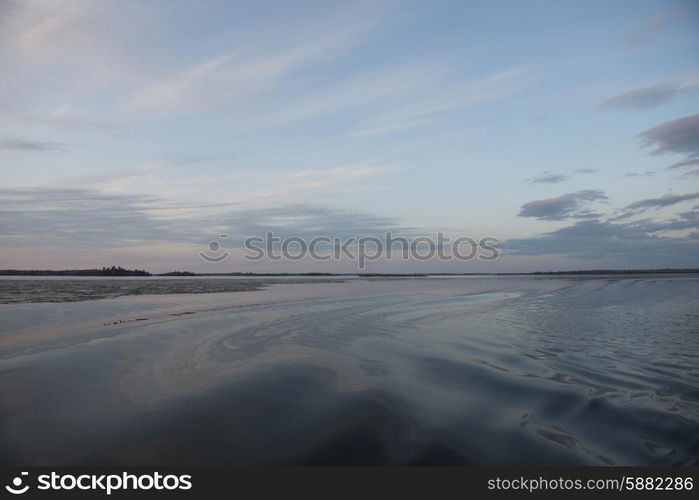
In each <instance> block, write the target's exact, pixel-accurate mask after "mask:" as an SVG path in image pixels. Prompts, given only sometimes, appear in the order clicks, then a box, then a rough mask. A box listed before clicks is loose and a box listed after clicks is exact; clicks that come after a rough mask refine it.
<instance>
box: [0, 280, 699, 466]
mask: <svg viewBox="0 0 699 500" xmlns="http://www.w3.org/2000/svg"><path fill="white" fill-rule="evenodd" d="M16 281H25V283H24V284H22V285H21V290H22V292H21V293H19V292H17V290H18V288H17V287H18V285H16V284H15V282H16ZM103 281H106V282H107V283H108V284H107V285H104V284H102V285H99V284H98V285H95V284H93V283H98V282H103ZM124 281H127V280H111V281H110V280H76V279H51V280H39V279H33V280H0V297H8V296H11V297H14V299H15V300H14V301H13V303H6V304H3V305H0V394H2V398H0V463H2V464H17V465H19V464H22V465H39V464H45V465H68V464H119V465H154V464H158V465H161V464H366V465H376V464H430V465H440V464H444V465H446V464H449V465H453V464H495V465H509V464H518V465H535V464H556V465H561V464H570V465H578V464H580V465H584V464H590V465H592V464H602V465H604V464H610V465H611V464H623V465H670V464H699V307H697V306H698V305H699V279H697V277H695V276H650V277H638V276H630V277H629V276H605V277H600V278H590V277H478V278H473V277H470V278H456V279H455V278H417V279H372V280H367V279H349V280H343V281H342V282H336V281H335V280H308V279H304V280H298V281H287V282H283V280H277V281H272V282H269V283H267V282H265V283H255V282H252V283H253V285H244V284H241V283H242V282H243V281H244V280H240V279H238V280H211V279H209V280H207V279H201V278H199V279H195V280H189V281H192V282H193V284H190V285H188V286H190V287H196V290H195V291H197V292H200V293H181V292H183V291H185V292H186V291H190V292H191V291H192V290H191V289H190V290H187V289H183V288H182V287H183V286H184V285H182V281H183V280H171V282H172V283H173V284H172V285H170V286H171V287H172V288H171V289H170V292H171V293H168V288H167V287H168V285H167V280H162V281H163V282H165V283H157V285H155V286H157V287H158V291H157V292H155V294H151V293H153V292H152V289H148V288H145V289H143V288H142V289H138V287H136V288H135V289H134V288H129V287H133V285H127V286H126V289H127V291H128V290H130V291H131V292H133V291H134V290H136V292H135V293H136V295H134V294H132V293H127V294H124V293H121V292H123V291H124V289H125V288H124V285H123V282H124ZM143 281H145V282H148V280H143ZM212 281H215V282H216V283H212ZM129 282H130V283H131V281H129ZM220 282H224V284H223V285H222V284H221V283H220ZM49 283H57V284H53V285H52V284H49ZM151 283H152V282H151ZM147 286H154V285H147ZM13 287H14V288H13ZM32 287H35V294H34V295H33V293H34V292H33V291H32ZM52 287H54V290H60V293H58V292H56V294H54V295H53V297H54V299H55V300H56V301H55V302H53V303H45V302H42V303H29V302H30V301H32V300H36V298H37V297H46V296H47V294H48V296H49V298H51V293H50V291H51V289H52ZM96 287H102V288H100V289H99V290H105V288H104V287H106V289H108V290H112V291H114V290H117V291H118V292H119V293H118V294H117V295H120V296H118V297H116V298H102V299H100V300H84V299H85V298H91V297H100V296H102V295H100V293H99V290H97V291H96ZM178 287H179V288H178ZM139 290H140V291H139ZM214 292H216V293H214ZM42 294H43V295H42ZM59 296H60V297H63V298H62V299H61V300H68V302H58V299H57V298H56V297H59ZM107 296H108V297H113V295H109V294H108V295H107ZM21 297H24V299H22V300H19V299H20V298H21ZM75 297H79V299H76V298H75ZM76 300H82V301H76ZM5 302H10V301H5Z"/></svg>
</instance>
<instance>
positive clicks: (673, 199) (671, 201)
mask: <svg viewBox="0 0 699 500" xmlns="http://www.w3.org/2000/svg"><path fill="white" fill-rule="evenodd" d="M696 199H699V193H688V194H667V195H665V196H662V197H660V198H648V199H645V200H639V201H636V202H634V203H631V204H630V205H627V206H626V207H625V208H626V210H631V211H637V210H646V209H649V208H662V207H669V206H672V205H676V204H678V203H682V202H683V201H688V200H696Z"/></svg>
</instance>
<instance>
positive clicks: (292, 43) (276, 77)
mask: <svg viewBox="0 0 699 500" xmlns="http://www.w3.org/2000/svg"><path fill="white" fill-rule="evenodd" d="M389 10H390V9H388V8H387V7H386V6H385V5H383V4H376V5H369V4H361V3H357V4H355V5H353V7H352V8H351V9H337V11H336V12H335V13H334V14H333V15H331V16H328V17H326V18H323V16H320V17H319V18H316V19H314V22H313V23H312V24H309V25H308V27H307V29H306V30H301V31H300V32H301V33H303V36H301V37H299V36H295V37H288V38H286V39H284V40H283V41H282V42H281V43H280V44H279V46H277V47H262V45H263V44H250V45H249V47H253V48H254V47H257V46H258V45H259V46H260V48H259V49H247V50H244V49H240V48H236V49H234V50H230V51H226V52H223V53H220V54H217V55H214V56H212V57H209V58H207V59H204V60H201V61H198V62H196V63H193V64H189V65H187V66H185V67H179V68H175V69H174V70H173V71H171V72H169V73H166V74H164V75H162V76H161V77H160V78H157V79H156V80H155V81H153V82H151V83H149V84H147V85H145V86H144V87H142V88H141V89H139V90H138V91H137V92H136V93H135V95H134V96H133V98H132V101H131V103H132V105H133V106H134V107H136V108H140V109H145V110H159V111H202V110H209V109H213V108H216V107H219V106H221V105H231V104H235V103H240V102H241V100H242V99H244V98H246V97H248V96H250V95H252V94H257V93H259V92H261V91H264V90H267V89H269V88H270V87H271V86H273V85H274V84H276V83H278V82H279V81H280V80H281V79H282V77H284V76H286V75H288V74H290V73H292V72H293V71H296V70H297V69H300V68H301V67H304V66H307V65H310V64H314V63H327V61H329V60H333V59H335V58H337V57H340V56H341V55H343V54H344V53H346V52H347V51H348V50H349V49H351V48H353V47H355V46H357V45H359V44H361V43H363V42H365V41H366V40H368V39H369V38H370V37H372V36H373V35H374V34H375V32H376V30H377V28H378V27H379V26H380V25H381V24H382V23H383V22H384V21H385V19H386V17H387V13H388V11H389Z"/></svg>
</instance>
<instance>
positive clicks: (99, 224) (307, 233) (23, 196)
mask: <svg viewBox="0 0 699 500" xmlns="http://www.w3.org/2000/svg"><path fill="white" fill-rule="evenodd" d="M229 205H230V204H229ZM212 206H213V205H212ZM216 206H218V207H219V208H222V209H223V208H224V207H225V208H227V209H229V208H230V206H229V207H226V204H218V205H216ZM0 207H1V208H0V236H2V240H3V245H18V244H19V245H27V244H34V243H38V242H43V241H46V240H48V241H49V243H50V242H60V243H61V244H62V245H63V246H64V247H65V246H66V245H67V246H74V247H76V248H77V247H80V248H81V249H83V250H84V249H85V248H88V249H89V248H94V249H95V250H104V249H105V248H112V247H119V248H126V247H131V246H138V245H141V244H144V243H149V244H150V243H157V242H160V243H163V242H165V243H172V244H180V243H189V244H194V243H197V244H198V243H202V242H208V241H209V239H210V238H212V237H215V236H216V235H217V234H219V233H220V232H226V233H228V234H230V235H231V238H230V241H229V242H228V243H230V244H233V245H236V246H242V239H243V238H244V237H245V236H264V234H265V233H266V232H267V231H274V232H275V234H276V235H278V236H281V237H286V236H301V237H304V238H309V239H310V238H312V237H315V236H321V235H322V236H331V237H332V236H339V237H347V236H355V237H358V236H372V235H375V236H379V235H382V234H384V233H385V232H386V231H389V230H390V231H394V232H396V233H398V232H400V231H408V230H410V228H408V227H405V226H402V225H400V224H399V221H398V220H397V219H395V218H392V217H381V216H377V215H372V214H368V213H365V212H360V211H357V210H344V209H339V208H332V207H324V206H319V205H315V204H289V205H281V206H279V205H276V206H268V207H258V208H250V209H238V210H227V211H224V212H219V213H214V214H208V215H196V210H195V209H196V208H198V207H197V206H195V205H191V206H185V205H182V206H173V205H171V204H170V203H169V202H167V201H165V200H162V199H158V198H155V197H151V196H143V195H130V194H111V193H104V192H100V191H95V190H88V189H67V188H66V189H63V188H30V189H2V190H0ZM180 209H185V210H180Z"/></svg>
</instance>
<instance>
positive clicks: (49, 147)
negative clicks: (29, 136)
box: [0, 139, 66, 152]
mask: <svg viewBox="0 0 699 500" xmlns="http://www.w3.org/2000/svg"><path fill="white" fill-rule="evenodd" d="M65 149H66V145H65V144H63V143H60V142H50V141H27V140H23V139H0V151H33V152H57V151H63V150H65Z"/></svg>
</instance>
